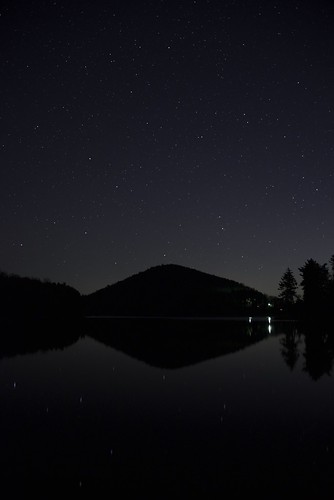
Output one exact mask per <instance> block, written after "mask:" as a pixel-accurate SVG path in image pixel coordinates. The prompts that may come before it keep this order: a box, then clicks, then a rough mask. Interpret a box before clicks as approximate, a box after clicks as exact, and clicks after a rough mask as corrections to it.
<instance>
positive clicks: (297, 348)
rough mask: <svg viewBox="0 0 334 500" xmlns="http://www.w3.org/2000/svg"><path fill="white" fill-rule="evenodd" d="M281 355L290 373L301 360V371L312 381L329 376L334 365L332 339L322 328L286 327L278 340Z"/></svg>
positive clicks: (333, 340)
mask: <svg viewBox="0 0 334 500" xmlns="http://www.w3.org/2000/svg"><path fill="white" fill-rule="evenodd" d="M280 346H281V354H282V357H283V359H284V361H285V363H286V365H287V366H288V367H289V369H290V370H291V371H293V370H294V369H295V368H296V366H297V364H298V361H299V359H302V360H303V362H302V370H303V371H304V372H306V373H308V374H309V375H310V377H311V378H312V379H313V380H319V379H320V378H321V377H322V376H324V375H328V376H331V374H332V370H333V364H334V337H333V334H331V333H329V331H327V330H326V329H324V327H323V326H321V325H319V326H318V327H316V326H314V325H313V326H312V327H311V328H310V327H309V328H308V327H305V326H298V327H296V326H294V325H293V324H292V325H290V328H289V326H288V325H286V331H285V333H284V335H282V337H281V339H280Z"/></svg>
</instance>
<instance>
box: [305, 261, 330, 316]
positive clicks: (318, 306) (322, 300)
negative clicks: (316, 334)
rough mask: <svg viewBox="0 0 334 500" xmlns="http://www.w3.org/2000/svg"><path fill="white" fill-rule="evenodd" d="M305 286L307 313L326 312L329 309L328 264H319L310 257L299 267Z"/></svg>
mask: <svg viewBox="0 0 334 500" xmlns="http://www.w3.org/2000/svg"><path fill="white" fill-rule="evenodd" d="M299 271H300V274H301V277H302V281H301V287H302V288H303V300H304V307H305V311H306V312H307V313H310V312H312V313H316V314H319V313H324V312H326V310H327V309H328V305H329V304H328V299H329V284H330V279H329V272H328V268H327V265H326V264H323V265H321V264H319V263H318V262H316V261H315V260H314V259H308V260H307V261H306V262H305V264H304V265H303V266H302V267H300V268H299Z"/></svg>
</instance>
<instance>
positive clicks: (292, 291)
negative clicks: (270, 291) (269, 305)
mask: <svg viewBox="0 0 334 500" xmlns="http://www.w3.org/2000/svg"><path fill="white" fill-rule="evenodd" d="M297 286H298V285H297V281H296V279H295V277H294V274H293V272H292V271H291V269H290V268H289V267H288V268H287V270H286V271H285V273H284V274H283V276H282V278H281V281H280V282H279V284H278V290H279V294H278V296H279V298H280V299H281V301H282V304H283V305H284V306H291V305H292V304H294V303H295V300H296V298H297V293H296V291H297Z"/></svg>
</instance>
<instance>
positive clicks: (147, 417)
mask: <svg viewBox="0 0 334 500" xmlns="http://www.w3.org/2000/svg"><path fill="white" fill-rule="evenodd" d="M135 326H136V323H132V325H131V328H132V329H133V328H135ZM244 326H245V336H244V337H242V338H241V337H240V339H238V342H237V343H236V344H237V345H234V344H233V345H232V343H231V338H230V336H227V340H226V341H224V343H223V344H222V343H221V342H220V341H219V338H218V339H217V333H214V334H211V333H210V332H209V331H208V332H207V335H206V336H205V337H204V338H203V336H202V330H201V331H200V333H198V332H196V335H194V338H195V337H196V342H195V340H194V341H193V342H192V337H191V335H190V333H191V332H190V333H189V332H187V334H186V338H185V339H184V341H182V342H180V341H179V339H178V335H179V334H180V332H179V331H177V332H175V331H174V335H175V337H173V339H172V340H173V342H172V343H171V342H167V341H166V338H165V336H166V331H164V335H163V336H162V337H161V340H160V341H157V340H155V341H156V345H154V349H153V350H151V352H150V353H149V355H147V353H146V352H144V351H143V350H142V349H141V345H140V344H141V343H140V339H143V338H145V342H147V345H148V342H149V341H150V344H152V342H151V339H152V337H151V336H150V335H151V332H147V330H146V328H145V329H143V328H142V326H141V327H138V325H137V331H139V333H138V335H137V337H135V338H137V341H138V342H139V345H138V346H135V348H134V346H133V335H132V331H131V332H130V334H129V337H128V339H127V340H128V344H129V343H130V341H131V345H127V342H125V343H124V341H123V337H124V336H125V335H126V332H122V335H120V336H118V335H115V336H114V338H113V339H112V340H111V342H110V344H111V345H110V346H108V345H106V343H105V341H106V332H107V333H108V331H109V326H107V327H106V326H104V327H103V328H105V331H104V332H103V335H102V334H101V339H102V340H103V342H104V343H102V341H99V340H97V337H99V335H100V328H102V326H101V327H100V326H96V325H95V326H94V331H93V333H94V337H95V338H92V337H90V336H85V337H83V338H80V339H79V340H78V341H77V342H76V343H74V344H73V345H71V346H69V347H67V348H65V349H64V350H53V351H51V350H47V351H45V352H36V353H32V354H26V355H21V356H16V357H4V358H3V359H2V360H1V361H0V384H1V385H0V395H1V422H2V425H1V428H0V439H1V443H2V446H1V452H0V453H1V468H2V471H3V477H6V478H9V480H14V483H12V487H14V486H17V487H22V489H23V488H24V489H25V491H26V488H28V487H29V486H34V487H36V484H37V485H42V483H43V482H47V483H48V484H49V483H50V481H52V482H55V483H56V484H57V485H58V486H59V487H64V488H65V487H66V488H73V489H74V490H76V489H78V488H80V489H85V488H86V489H88V488H93V489H100V490H101V491H108V492H114V493H115V492H123V493H124V492H132V493H136V494H137V495H139V497H140V498H141V496H140V495H142V497H144V496H145V495H146V494H147V493H148V492H152V491H154V492H156V494H157V497H159V498H161V497H162V496H164V495H166V497H169V498H170V496H171V494H172V493H173V494H174V496H177V495H176V492H179V493H183V494H191V493H194V492H202V493H203V494H208V493H209V494H214V493H217V492H221V491H224V492H227V493H229V494H230V495H232V494H244V493H249V492H260V491H261V492H265V493H266V494H267V495H268V498H276V497H277V498H279V497H280V495H282V494H286V493H289V492H290V493H291V492H295V493H296V492H300V491H303V489H305V491H307V492H308V493H310V492H312V491H313V492H316V493H317V495H319V494H321V491H325V490H324V489H325V488H327V490H328V489H329V490H330V491H334V488H333V482H332V472H331V471H332V466H333V457H334V455H333V451H334V431H333V425H332V422H333V417H334V397H333V394H334V391H333V389H334V383H333V378H332V376H331V367H332V364H333V356H332V354H331V352H333V350H332V351H331V350H330V349H329V348H328V347H330V346H329V345H327V346H326V345H324V343H321V342H319V339H317V340H314V339H312V340H310V339H309V338H308V339H306V338H305V337H304V336H303V335H300V333H299V332H298V329H297V328H296V327H295V326H294V325H289V324H280V325H277V324H275V322H272V323H271V324H269V325H268V324H265V323H264V324H263V329H264V330H261V331H259V330H258V329H256V325H255V326H254V328H253V330H250V329H249V324H248V322H247V321H246V322H245V325H244ZM170 327H171V325H168V328H170ZM269 327H270V328H271V334H270V335H269V333H268V328H269ZM173 328H175V326H173ZM206 328H207V326H205V328H204V330H203V331H204V332H206ZM225 328H226V327H225ZM266 330H267V332H266ZM112 331H113V330H112ZM176 333H177V335H176ZM157 334H158V333H157V332H155V335H157ZM244 338H247V339H251V341H250V340H247V341H244V342H246V344H245V345H244V346H243V344H242V342H241V340H242V339H244ZM113 341H114V344H115V345H114V347H113V346H112V343H113ZM122 342H123V343H122ZM210 342H211V343H212V344H213V345H214V347H215V349H217V351H214V350H212V349H211V348H208V346H207V344H208V343H210ZM326 342H328V338H327V340H326ZM194 344H196V349H195V348H194ZM145 345H146V344H145ZM173 346H174V348H175V353H176V354H177V356H178V361H177V363H176V366H175V367H173V363H172V362H171V359H170V356H171V355H172V354H173ZM176 351H177V352H176ZM215 352H216V353H217V356H216V357H215V356H214V354H215ZM129 354H131V356H130V355H129ZM162 354H164V355H163V356H162ZM176 354H175V355H176ZM191 361H192V362H191ZM18 478H20V481H18ZM276 495H277V496H276Z"/></svg>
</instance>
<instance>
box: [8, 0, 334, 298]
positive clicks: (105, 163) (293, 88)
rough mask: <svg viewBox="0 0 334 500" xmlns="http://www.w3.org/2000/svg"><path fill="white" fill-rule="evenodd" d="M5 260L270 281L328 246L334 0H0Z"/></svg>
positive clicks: (82, 278) (21, 270) (61, 270)
mask: <svg viewBox="0 0 334 500" xmlns="http://www.w3.org/2000/svg"><path fill="white" fill-rule="evenodd" d="M0 13H1V16H0V41H1V50H0V67H1V78H0V90H1V105H0V207H1V208H0V234H1V240H0V241H1V243H0V268H1V270H2V271H5V272H10V273H17V274H20V275H25V276H33V277H38V278H41V279H43V278H49V279H51V280H52V281H60V282H66V283H68V284H69V285H72V286H74V287H75V288H77V289H78V290H79V291H80V292H82V293H88V292H92V291H94V290H96V289H98V288H101V287H104V286H106V285H107V284H111V283H114V282H116V281H118V280H120V279H124V278H126V277H128V276H130V275H131V274H133V273H137V272H139V271H143V270H145V269H147V268H148V267H151V266H154V265H158V264H162V263H175V264H181V265H185V266H189V267H193V268H195V269H199V270H202V271H205V272H208V273H212V274H215V275H218V276H223V277H226V278H230V279H234V280H236V281H240V282H242V283H245V284H247V285H249V286H252V287H255V288H257V289H258V290H260V291H263V292H266V293H273V294H277V284H278V281H279V280H280V278H281V275H282V273H283V272H284V271H285V269H286V268H287V267H288V266H289V267H291V268H292V269H293V271H294V272H295V275H296V277H299V273H298V267H300V266H301V265H303V264H304V262H305V261H306V259H308V258H314V259H316V260H318V261H319V262H320V263H324V262H327V261H328V260H329V258H330V256H331V255H332V254H333V253H334V210H333V206H334V30H333V26H334V2H332V1H321V0H314V1H312V0H303V1H293V0H291V1H288V0H286V1H271V0H262V1H261V0H259V1H256V0H255V1H254V0H248V1H247V0H244V1H241V0H226V1H220V2H219V1H210V0H207V1H204V0H203V1H202V0H197V1H190V0H189V1H182V0H181V1H177V2H176V1H169V0H151V1H148V0H144V1H141V0H135V1H127V0H121V1H109V2H107V1H99V0H94V1H77V2H71V1H68V0H66V1H65V0H60V1H58V0H57V1H43V0H41V1H33V0H31V1H29V2H18V1H15V0H13V1H11V2H2V7H1V9H0Z"/></svg>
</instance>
